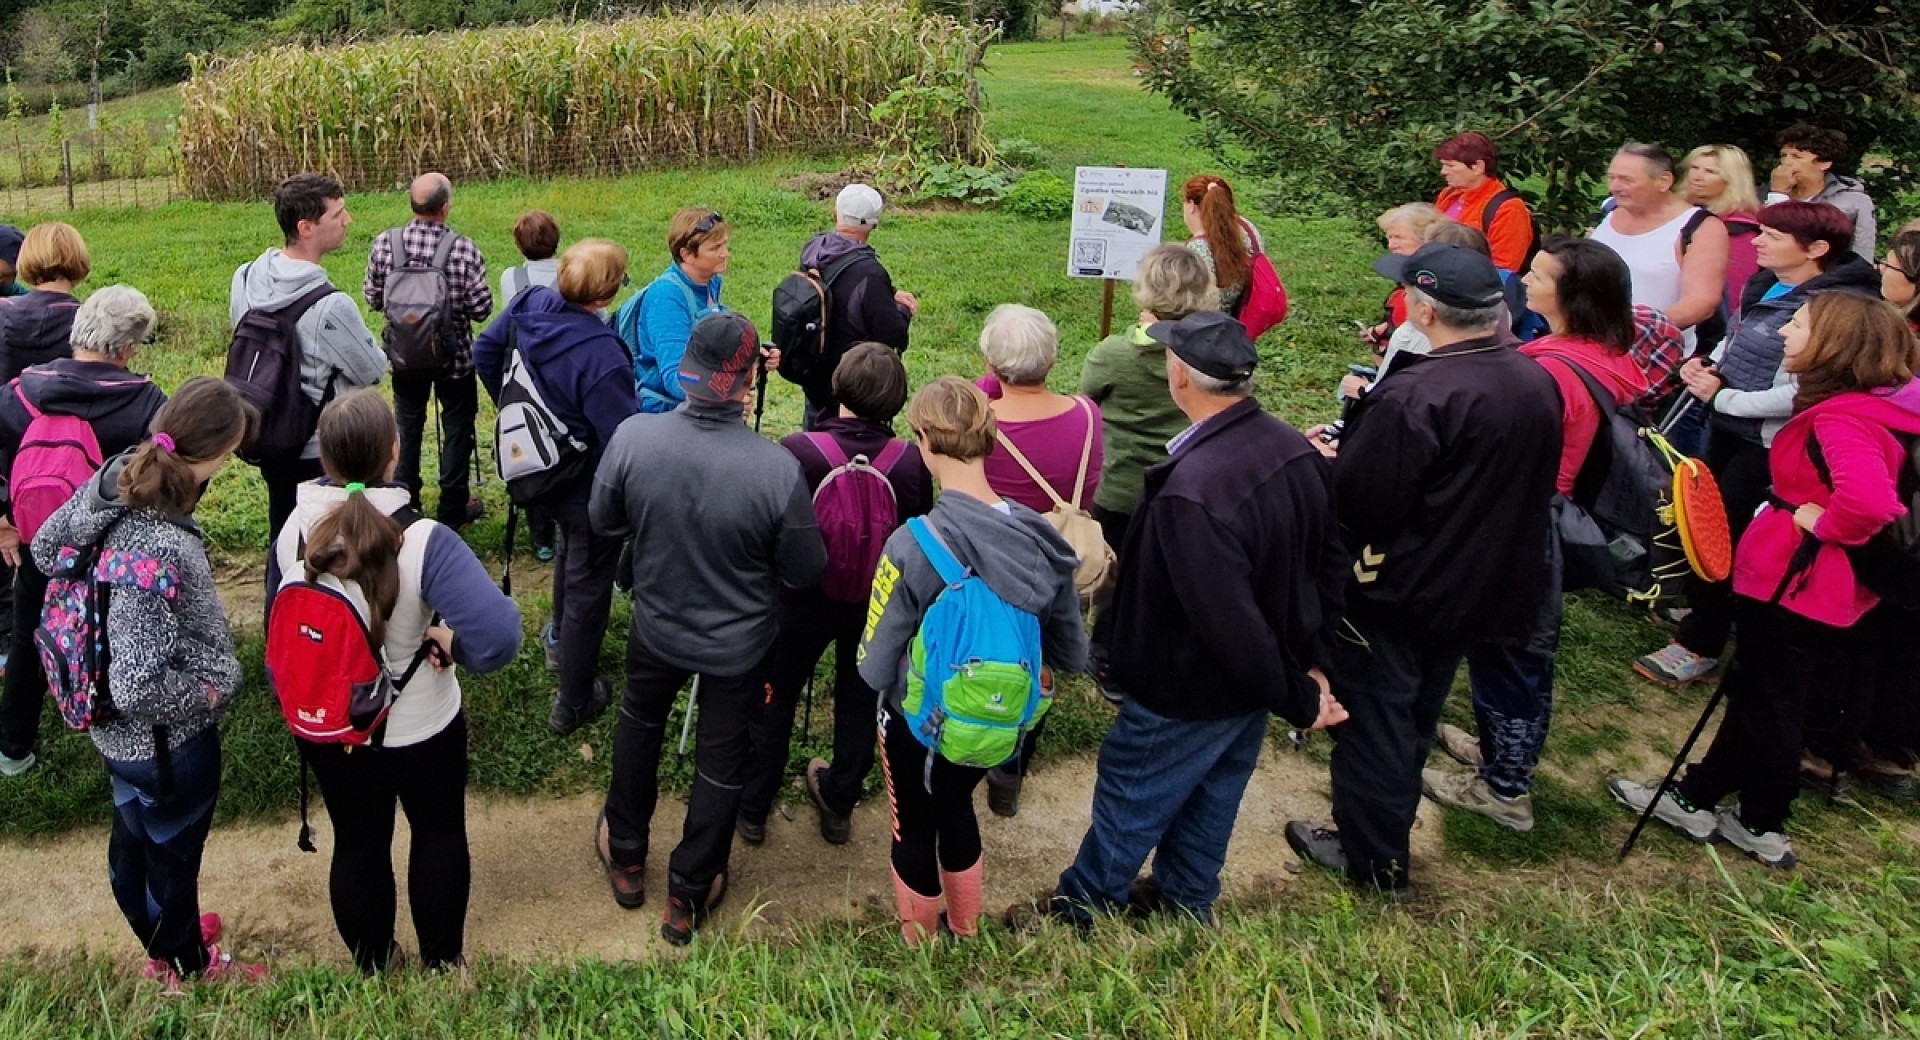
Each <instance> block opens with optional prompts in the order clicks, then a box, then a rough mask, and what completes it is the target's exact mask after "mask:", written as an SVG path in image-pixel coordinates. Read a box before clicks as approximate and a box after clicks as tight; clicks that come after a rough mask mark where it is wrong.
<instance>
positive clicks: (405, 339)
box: [381, 229, 459, 374]
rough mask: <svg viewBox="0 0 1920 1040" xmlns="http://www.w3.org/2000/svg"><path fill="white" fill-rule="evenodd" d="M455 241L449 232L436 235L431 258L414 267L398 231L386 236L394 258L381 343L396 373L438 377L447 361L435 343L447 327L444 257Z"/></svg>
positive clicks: (446, 288) (446, 355) (387, 233)
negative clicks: (438, 242)
mask: <svg viewBox="0 0 1920 1040" xmlns="http://www.w3.org/2000/svg"><path fill="white" fill-rule="evenodd" d="M458 237H459V236H458V235H456V234H454V233H453V231H452V230H448V231H446V232H444V233H442V234H441V236H440V244H439V245H438V246H435V247H434V250H433V259H431V260H429V261H427V262H426V263H425V264H416V263H414V262H413V261H411V260H409V259H407V254H406V250H405V248H404V246H403V245H402V242H403V237H402V236H401V234H400V230H399V229H395V230H392V231H388V232H386V234H385V238H386V240H387V247H388V250H389V251H390V252H391V253H392V255H393V269H392V270H391V271H388V272H387V286H386V297H385V301H384V310H385V311H386V314H387V327H386V329H385V330H383V332H382V334H381V340H382V343H383V345H384V346H385V347H386V350H387V360H388V362H390V363H391V364H392V365H393V370H394V371H395V372H413V373H422V374H426V373H437V372H441V371H444V370H445V369H446V367H447V362H448V361H449V360H451V358H450V357H449V356H448V354H447V351H446V349H445V348H444V347H443V346H442V345H441V343H440V337H441V333H442V332H443V331H444V330H445V327H446V323H447V304H448V300H449V297H450V296H451V292H450V291H449V290H450V288H451V287H450V286H449V285H448V284H447V257H448V256H450V255H451V254H452V253H453V243H454V240H455V239H456V238H458Z"/></svg>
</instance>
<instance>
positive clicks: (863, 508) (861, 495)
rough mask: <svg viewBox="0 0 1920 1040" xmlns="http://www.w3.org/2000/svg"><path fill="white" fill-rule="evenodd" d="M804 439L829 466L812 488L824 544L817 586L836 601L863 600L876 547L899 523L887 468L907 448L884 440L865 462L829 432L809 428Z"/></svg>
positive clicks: (868, 588) (883, 544)
mask: <svg viewBox="0 0 1920 1040" xmlns="http://www.w3.org/2000/svg"><path fill="white" fill-rule="evenodd" d="M807 440H808V441H810V442H811V443H812V444H813V446H814V448H815V449H817V450H818V451H819V452H820V455H821V457H822V458H824V459H826V460H827V465H829V466H831V467H833V468H832V469H831V470H829V471H828V473H827V475H826V478H825V479H823V480H821V481H820V486H819V487H818V488H816V489H815V490H814V492H813V515H814V518H815V519H816V520H817V521H818V522H819V524H820V540H821V541H823V542H825V543H826V546H827V569H826V572H825V573H824V574H822V575H821V576H820V591H822V592H824V593H826V594H827V598H828V599H831V600H834V601H836V602H840V603H860V602H863V601H865V600H866V599H867V597H868V596H869V595H871V594H872V592H873V571H874V568H875V567H878V566H879V565H880V550H882V549H884V548H885V547H886V544H887V536H888V535H891V534H892V533H893V532H894V529H895V528H897V527H899V526H900V506H899V503H898V501H897V500H896V499H895V497H894V493H893V482H892V481H891V480H889V479H888V477H887V474H888V473H890V472H891V471H892V470H893V467H894V464H895V463H897V462H899V461H900V456H902V455H905V454H906V452H907V442H905V441H902V440H891V441H888V442H887V446H886V447H885V448H882V449H881V450H880V455H879V457H878V458H876V459H874V460H872V461H871V462H869V461H868V460H867V457H866V456H865V455H855V456H854V457H853V458H851V459H849V458H847V453H846V452H845V451H843V450H842V449H841V447H840V444H839V442H838V441H835V440H834V439H833V436H832V435H831V434H826V433H809V434H807Z"/></svg>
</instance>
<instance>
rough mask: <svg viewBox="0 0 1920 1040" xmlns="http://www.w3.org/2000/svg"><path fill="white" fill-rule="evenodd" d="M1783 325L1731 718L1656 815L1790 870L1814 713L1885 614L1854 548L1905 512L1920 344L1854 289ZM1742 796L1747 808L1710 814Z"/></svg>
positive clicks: (1648, 793)
mask: <svg viewBox="0 0 1920 1040" xmlns="http://www.w3.org/2000/svg"><path fill="white" fill-rule="evenodd" d="M1781 334H1782V338H1783V339H1784V340H1785V343H1786V353H1785V358H1786V360H1785V364H1786V366H1787V370H1788V371H1790V372H1793V373H1794V374H1795V375H1797V376H1798V377H1799V381H1800V390H1799V395H1798V397H1797V398H1796V399H1795V401H1794V416H1793V418H1792V419H1791V420H1789V421H1788V422H1787V425H1786V426H1785V427H1784V428H1783V429H1781V431H1780V433H1779V435H1778V436H1776V437H1775V438H1774V442H1773V448H1772V452H1771V454H1770V456H1769V459H1768V464H1769V468H1770V470H1771V475H1772V478H1773V495H1772V498H1771V499H1770V501H1769V502H1768V504H1767V505H1765V506H1763V507H1762V508H1761V510H1760V512H1759V514H1758V515H1756V516H1755V517H1754V520H1753V523H1752V524H1751V525H1750V526H1748V528H1747V531H1746V534H1745V535H1744V536H1742V537H1741V539H1740V545H1739V547H1738V549H1737V551H1736V553H1735V556H1734V570H1733V591H1734V612H1735V613H1734V616H1735V618H1736V623H1737V624H1738V625H1739V629H1740V643H1739V647H1738V649H1737V650H1736V651H1735V653H1734V659H1733V666H1732V668H1731V669H1730V670H1729V671H1728V673H1727V677H1726V678H1725V679H1724V680H1722V681H1723V682H1724V683H1726V684H1727V685H1726V687H1725V693H1726V695H1727V705H1728V707H1727V717H1726V719H1725V721H1723V722H1722V723H1721V724H1720V731H1719V733H1718V734H1716V735H1715V737H1714V740H1713V746H1712V747H1710V748H1708V749H1707V754H1706V757H1705V758H1703V759H1702V760H1701V761H1699V762H1698V763H1695V764H1693V765H1691V766H1689V767H1688V769H1687V775H1686V778H1685V779H1683V780H1682V781H1681V782H1680V783H1679V784H1678V785H1676V787H1675V788H1674V789H1672V790H1669V791H1668V793H1667V794H1665V795H1663V796H1662V797H1661V798H1660V804H1659V805H1658V806H1657V807H1656V808H1655V810H1654V815H1655V817H1656V818H1658V819H1659V820H1661V821H1662V822H1664V823H1667V824H1668V825H1670V826H1672V827H1674V828H1675V829H1677V830H1679V831H1681V832H1682V833H1684V834H1686V835H1687V836H1688V837H1690V838H1692V839H1693V840H1695V841H1699V842H1708V841H1712V840H1713V839H1714V838H1716V837H1718V838H1721V839H1724V840H1725V841H1726V842H1727V843H1728V844H1731V845H1733V846H1735V847H1736V848H1739V849H1741V850H1743V851H1745V852H1747V853H1750V854H1751V855H1753V856H1754V857H1755V858H1757V859H1759V860H1760V861H1761V862H1762V863H1765V864H1766V865H1768V866H1771V867H1779V868H1782V869H1785V868H1790V867H1792V866H1793V865H1794V854H1793V845H1792V843H1791V842H1790V841H1789V840H1788V839H1787V836H1786V834H1785V832H1784V828H1785V824H1786V820H1787V814H1788V811H1789V809H1790V808H1791V806H1792V803H1793V799H1794V796H1795V795H1796V794H1798V793H1799V787H1800V777H1799V763H1800V750H1801V748H1802V746H1803V745H1804V737H1805V733H1806V718H1807V715H1808V712H1809V710H1810V709H1811V710H1813V711H1830V710H1832V708H1833V705H1834V704H1835V703H1838V697H1837V694H1838V693H1839V691H1841V690H1843V689H1844V688H1845V685H1846V684H1848V683H1850V682H1851V680H1852V674H1851V669H1852V666H1853V664H1854V662H1856V661H1858V660H1861V659H1863V658H1864V657H1866V656H1867V655H1868V654H1869V653H1870V652H1871V651H1872V649H1873V646H1874V642H1875V637H1876V633H1875V631H1874V630H1875V629H1876V628H1877V627H1878V626H1877V625H1875V624H1873V623H1871V620H1868V621H1867V623H1863V619H1865V618H1867V615H1868V612H1869V611H1871V610H1872V609H1873V608H1874V607H1875V606H1876V605H1877V604H1878V603H1879V597H1878V596H1876V595H1875V594H1874V593H1873V592H1872V591H1871V590H1870V589H1869V588H1868V584H1870V583H1871V582H1872V578H1873V576H1872V575H1864V574H1862V573H1861V572H1860V571H1859V570H1858V569H1857V568H1856V566H1855V563H1856V557H1855V556H1853V555H1851V554H1850V553H1849V552H1848V549H1849V547H1852V546H1859V545H1864V544H1866V542H1867V541H1868V540H1869V539H1871V538H1873V536H1874V535H1876V534H1878V533H1879V532H1880V531H1881V529H1883V528H1885V527H1886V526H1887V525H1888V524H1890V523H1892V522H1893V521H1895V520H1898V519H1899V518H1901V517H1902V516H1904V515H1906V512H1907V510H1906V507H1905V506H1904V505H1903V504H1902V502H1901V501H1900V495H1899V476H1900V472H1901V470H1902V468H1903V467H1904V466H1905V465H1906V460H1907V452H1906V449H1905V448H1904V447H1903V446H1902V445H1901V444H1900V441H1899V440H1898V439H1897V438H1896V436H1895V435H1896V434H1920V383H1916V382H1915V381H1914V378H1913V376H1914V372H1915V369H1916V367H1920V344H1916V342H1915V338H1914V333H1913V331H1912V329H1910V328H1908V326H1907V323H1906V322H1905V321H1904V320H1902V319H1901V317H1900V315H1899V314H1898V313H1897V312H1895V311H1894V310H1893V308H1891V307H1889V306H1887V305H1886V304H1885V303H1884V302H1882V301H1880V300H1878V299H1874V298H1872V297H1868V296H1863V295H1856V294H1852V293H1845V292H1834V293H1827V294H1825V295H1821V296H1816V297H1815V298H1814V299H1813V300H1812V302H1810V303H1808V304H1807V305H1806V306H1804V307H1802V308H1800V310H1799V311H1798V312H1797V313H1795V314H1794V316H1793V318H1792V319H1791V320H1790V321H1789V322H1788V323H1787V324H1786V326H1785V327H1784V328H1783V329H1782V330H1781ZM1863 579H1864V580H1863ZM1608 786H1609V789H1610V790H1611V791H1612V793H1613V795H1614V797H1615V798H1617V799H1619V800H1620V801H1621V802H1623V803H1625V804H1626V805H1627V806H1628V807H1629V808H1633V809H1636V810H1640V809H1644V808H1645V807H1646V805H1647V803H1648V802H1649V801H1650V800H1651V799H1652V797H1653V795H1654V788H1652V787H1648V786H1645V785H1642V784H1637V783H1634V782H1632V781H1630V780H1615V781H1613V782H1612V783H1611V784H1610V785H1608ZM1736 793H1737V794H1738V795H1739V796H1740V799H1739V804H1738V806H1737V807H1729V808H1724V809H1720V810H1719V811H1718V812H1717V813H1716V812H1715V807H1716V806H1718V805H1719V804H1720V802H1721V801H1722V800H1723V799H1726V798H1728V797H1729V796H1731V795H1734V794H1736Z"/></svg>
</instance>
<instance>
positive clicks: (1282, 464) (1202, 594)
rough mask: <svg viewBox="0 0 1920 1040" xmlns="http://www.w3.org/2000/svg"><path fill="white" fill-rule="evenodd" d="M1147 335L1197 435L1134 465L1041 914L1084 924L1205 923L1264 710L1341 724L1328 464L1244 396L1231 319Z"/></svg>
mask: <svg viewBox="0 0 1920 1040" xmlns="http://www.w3.org/2000/svg"><path fill="white" fill-rule="evenodd" d="M1147 335H1149V336H1151V337H1153V339H1155V340H1157V341H1159V342H1160V343H1163V344H1165V345H1166V347H1167V383H1168V389H1169V392H1170V393H1171V394H1172V395H1173V400H1174V403H1175V404H1177V405H1179V406H1180V410H1181V412H1183V413H1185V415H1186V416H1187V418H1188V420H1189V421H1191V422H1192V423H1193V425H1191V426H1189V427H1188V428H1187V430H1186V431H1185V432H1184V433H1181V434H1180V435H1179V436H1178V437H1175V438H1174V439H1173V442H1172V443H1171V444H1170V445H1169V448H1168V450H1169V454H1170V456H1171V457H1170V458H1168V460H1167V461H1165V462H1163V463H1160V464H1159V465H1157V466H1154V467H1153V468H1152V469H1149V470H1147V478H1146V488H1145V490H1144V492H1143V493H1142V494H1141V497H1140V507H1139V509H1138V510H1136V511H1135V513H1134V515H1133V522H1132V523H1131V524H1130V525H1129V526H1128V528H1127V542H1126V547H1125V548H1124V549H1123V550H1122V551H1121V554H1120V561H1121V563H1120V567H1121V570H1120V584H1119V587H1118V590H1117V592H1116V596H1115V600H1114V604H1113V606H1112V608H1111V609H1112V611H1113V652H1112V657H1111V658H1110V667H1111V669H1112V672H1113V675H1114V677H1115V678H1116V679H1118V680H1119V682H1120V685H1122V686H1123V687H1125V689H1126V691H1127V700H1126V701H1125V702H1124V703H1122V704H1121V706H1120V715H1119V717H1118V718H1116V719H1115V720H1114V723H1113V728H1112V729H1111V730H1110V731H1109V732H1108V733H1107V738H1106V741H1105V742H1104V743H1102V744H1101V746H1100V773H1099V779H1098V781H1097V782H1096V784H1095V787H1094V792H1093V826H1092V827H1091V828H1090V829H1089V830H1088V831H1087V836H1086V837H1085V838H1084V839H1083V840H1082V841H1081V843H1080V852H1079V855H1077V856H1076V857H1075V858H1074V861H1073V864H1072V865H1071V866H1069V867H1068V868H1067V869H1066V871H1065V872H1064V873H1062V874H1061V875H1060V887H1059V888H1058V889H1057V890H1056V891H1055V893H1054V897H1053V902H1052V905H1051V910H1052V912H1053V913H1055V914H1058V915H1061V916H1064V917H1067V918H1069V919H1072V920H1074V921H1076V922H1079V923H1083V924H1084V923H1086V922H1088V921H1089V920H1090V919H1091V916H1092V915H1095V914H1104V913H1111V912H1113V911H1114V910H1116V909H1118V908H1121V907H1126V906H1129V905H1132V907H1133V909H1134V910H1136V911H1150V910H1156V909H1166V910H1170V911H1177V912H1179V913H1183V914H1186V915H1189V916H1192V917H1194V918H1197V919H1199V920H1202V921H1211V920H1212V919H1213V903H1214V900H1215V899H1217V898H1219V895H1220V867H1221V866H1222V864H1224V863H1225V862H1226V858H1227V841H1228V839H1229V838H1231V837H1232V836H1233V825H1234V821H1235V819H1236V817H1237V816H1238V815H1239V811H1240V799H1241V796H1242V795H1244V794H1245V793H1246V789H1247V781H1248V780H1249V779H1250V778H1251V777H1252V776H1253V766H1254V763H1255V761H1257V760H1258V759H1259V757H1260V747H1261V745H1262V744H1263V743H1265V740H1266V733H1267V718H1268V716H1269V715H1280V716H1283V717H1285V718H1286V719H1287V720H1288V721H1289V722H1291V723H1293V724H1294V725H1295V726H1299V727H1302V728H1306V727H1313V728H1316V729H1317V728H1320V727H1323V726H1330V725H1333V724H1335V723H1338V722H1340V721H1341V720H1342V719H1343V718H1344V717H1345V712H1344V710H1343V709H1342V708H1341V707H1340V705H1339V703H1337V702H1336V701H1335V700H1334V699H1333V695H1332V693H1331V692H1330V690H1329V687H1328V683H1327V677H1326V676H1325V675H1324V674H1322V673H1321V671H1320V668H1319V665H1320V663H1321V662H1320V660H1319V654H1318V652H1317V651H1316V649H1315V646H1316V643H1317V641H1318V639H1319V636H1320V633H1321V629H1322V627H1323V626H1324V625H1326V624H1329V623H1331V621H1332V620H1333V619H1334V618H1335V617H1336V616H1338V614H1339V610H1340V587H1341V583H1342V580H1343V578H1344V574H1345V570H1346V562H1347V554H1346V550H1345V549H1344V548H1343V547H1342V546H1341V545H1340V535H1339V529H1338V527H1337V525H1336V524H1335V522H1334V502H1333V482H1332V476H1331V472H1330V470H1329V467H1328V466H1327V463H1326V460H1324V459H1322V458H1321V457H1320V456H1319V455H1318V454H1317V453H1316V452H1315V451H1314V450H1313V448H1312V447H1311V446H1310V445H1309V444H1308V443H1307V441H1306V438H1304V437H1302V436H1301V435H1300V434H1299V432H1298V431H1296V430H1294V429H1293V428H1292V427H1291V426H1288V425H1287V424H1286V423H1284V422H1282V421H1281V420H1279V419H1277V418H1275V417H1274V416H1271V415H1268V414H1267V413H1266V412H1264V411H1262V410H1261V408H1260V403H1259V402H1258V401H1255V400H1254V399H1253V397H1252V390H1253V385H1252V379H1253V369H1254V365H1255V363H1256V362H1257V361H1258V360H1259V354H1258V353H1257V352H1256V351H1255V350H1254V346H1253V342H1252V341H1251V340H1249V339H1248V338H1247V334H1246V330H1245V329H1244V328H1242V327H1241V325H1240V323H1239V322H1238V321H1236V320H1234V319H1233V318H1231V317H1229V316H1227V315H1225V314H1222V313H1220V312H1219V311H1202V312H1200V313H1197V314H1193V315H1191V316H1189V317H1186V318H1183V319H1181V320H1180V321H1178V322H1157V323H1155V324H1152V325H1149V326H1147ZM1149 853H1152V854H1153V873H1152V875H1151V876H1150V877H1149V878H1148V879H1145V880H1142V881H1139V882H1136V881H1135V880H1134V876H1135V874H1137V873H1138V872H1139V870H1140V865H1141V864H1142V863H1144V862H1145V861H1146V858H1147V855H1148V854H1149Z"/></svg>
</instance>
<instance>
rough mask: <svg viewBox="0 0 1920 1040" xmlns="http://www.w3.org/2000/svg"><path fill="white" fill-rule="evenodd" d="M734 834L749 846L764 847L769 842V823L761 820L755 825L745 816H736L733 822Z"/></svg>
mask: <svg viewBox="0 0 1920 1040" xmlns="http://www.w3.org/2000/svg"><path fill="white" fill-rule="evenodd" d="M733 832H734V833H735V834H738V835H740V840H741V841H744V842H746V843H747V844H749V845H763V844H765V843H766V840H767V821H765V820H761V821H760V822H759V823H755V822H753V821H752V820H749V819H747V818H746V817H745V816H736V817H734V820H733Z"/></svg>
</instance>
